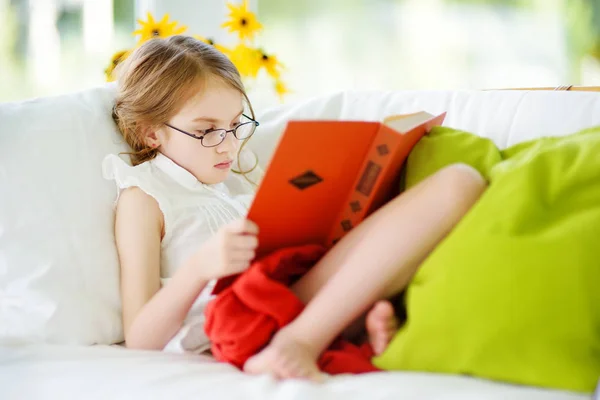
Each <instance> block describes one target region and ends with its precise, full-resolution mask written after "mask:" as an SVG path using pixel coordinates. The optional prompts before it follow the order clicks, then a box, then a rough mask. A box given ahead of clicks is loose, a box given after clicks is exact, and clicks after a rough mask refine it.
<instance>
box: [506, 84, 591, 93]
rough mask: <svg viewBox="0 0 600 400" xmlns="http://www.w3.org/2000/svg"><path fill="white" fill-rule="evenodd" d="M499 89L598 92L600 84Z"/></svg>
mask: <svg viewBox="0 0 600 400" xmlns="http://www.w3.org/2000/svg"><path fill="white" fill-rule="evenodd" d="M501 90H551V91H556V90H562V91H570V92H600V86H574V85H569V86H557V87H554V88H553V87H533V88H511V89H501Z"/></svg>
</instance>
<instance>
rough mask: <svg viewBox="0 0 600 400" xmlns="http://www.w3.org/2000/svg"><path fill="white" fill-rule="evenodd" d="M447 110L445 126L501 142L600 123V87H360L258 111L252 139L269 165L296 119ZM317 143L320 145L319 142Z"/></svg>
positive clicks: (372, 118) (365, 117) (374, 117)
mask: <svg viewBox="0 0 600 400" xmlns="http://www.w3.org/2000/svg"><path fill="white" fill-rule="evenodd" d="M417 111H427V112H430V113H432V114H436V113H441V112H444V111H447V112H448V114H447V116H446V120H445V122H444V125H445V126H450V127H453V128H457V129H463V130H466V131H469V132H473V133H476V134H478V135H481V136H484V137H487V138H490V139H492V140H493V141H494V142H495V143H496V145H497V146H499V147H500V148H506V147H508V146H510V145H513V144H515V143H519V142H522V141H524V140H528V139H533V138H537V137H540V136H557V135H565V134H568V133H572V132H575V131H577V130H580V129H583V128H587V127H590V126H595V125H600V93H593V92H566V91H502V90H498V91H418V90H417V91H396V92H379V91H354V92H341V93H336V94H333V95H330V96H323V97H319V98H314V99H310V100H307V101H304V102H301V103H297V104H293V105H282V106H279V107H276V108H273V109H270V110H266V111H265V112H263V113H259V116H258V117H257V118H258V120H259V122H261V126H260V127H259V129H258V130H257V133H256V134H255V138H253V139H252V140H251V141H250V142H249V143H248V145H249V147H250V148H252V149H253V150H254V151H255V152H256V153H257V154H258V156H259V160H260V162H261V163H262V165H263V167H264V165H265V164H267V163H268V160H269V159H270V157H271V156H272V153H273V150H274V148H275V147H276V144H277V140H278V138H279V137H280V135H281V133H282V132H283V130H284V128H285V123H286V122H287V121H288V120H290V119H333V120H337V119H343V120H368V121H381V120H383V118H385V117H386V116H388V115H393V114H406V113H411V112H417ZM315 145H318V144H317V143H315Z"/></svg>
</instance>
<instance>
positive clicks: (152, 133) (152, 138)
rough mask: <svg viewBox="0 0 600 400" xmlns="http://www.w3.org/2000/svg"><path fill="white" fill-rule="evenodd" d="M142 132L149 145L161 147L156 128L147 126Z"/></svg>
mask: <svg viewBox="0 0 600 400" xmlns="http://www.w3.org/2000/svg"><path fill="white" fill-rule="evenodd" d="M142 134H143V136H144V141H145V142H146V145H147V146H148V147H152V148H154V149H156V148H158V147H160V145H161V141H160V138H159V135H158V133H157V132H156V130H155V129H153V128H152V127H146V128H144V129H143V130H142Z"/></svg>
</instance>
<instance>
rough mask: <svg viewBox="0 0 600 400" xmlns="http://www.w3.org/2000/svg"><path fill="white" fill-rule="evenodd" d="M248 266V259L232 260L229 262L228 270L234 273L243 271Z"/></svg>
mask: <svg viewBox="0 0 600 400" xmlns="http://www.w3.org/2000/svg"><path fill="white" fill-rule="evenodd" d="M249 266H250V262H249V261H232V262H231V264H230V272H231V273H232V274H236V273H238V272H244V271H245V270H247V269H248V267H249Z"/></svg>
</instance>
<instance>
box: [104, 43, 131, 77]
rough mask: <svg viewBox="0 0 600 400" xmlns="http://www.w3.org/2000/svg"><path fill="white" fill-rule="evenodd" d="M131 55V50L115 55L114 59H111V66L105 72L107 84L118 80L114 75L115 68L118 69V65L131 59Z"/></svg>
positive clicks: (118, 52)
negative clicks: (128, 58)
mask: <svg viewBox="0 0 600 400" xmlns="http://www.w3.org/2000/svg"><path fill="white" fill-rule="evenodd" d="M130 54H131V50H121V51H117V52H116V53H115V54H113V56H112V58H111V59H110V64H109V65H108V67H107V68H106V69H105V70H104V75H105V76H106V81H107V82H112V81H114V80H115V79H116V77H115V76H114V74H113V72H114V71H115V68H117V65H119V64H121V63H122V62H123V61H125V59H127V57H129V55H130Z"/></svg>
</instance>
